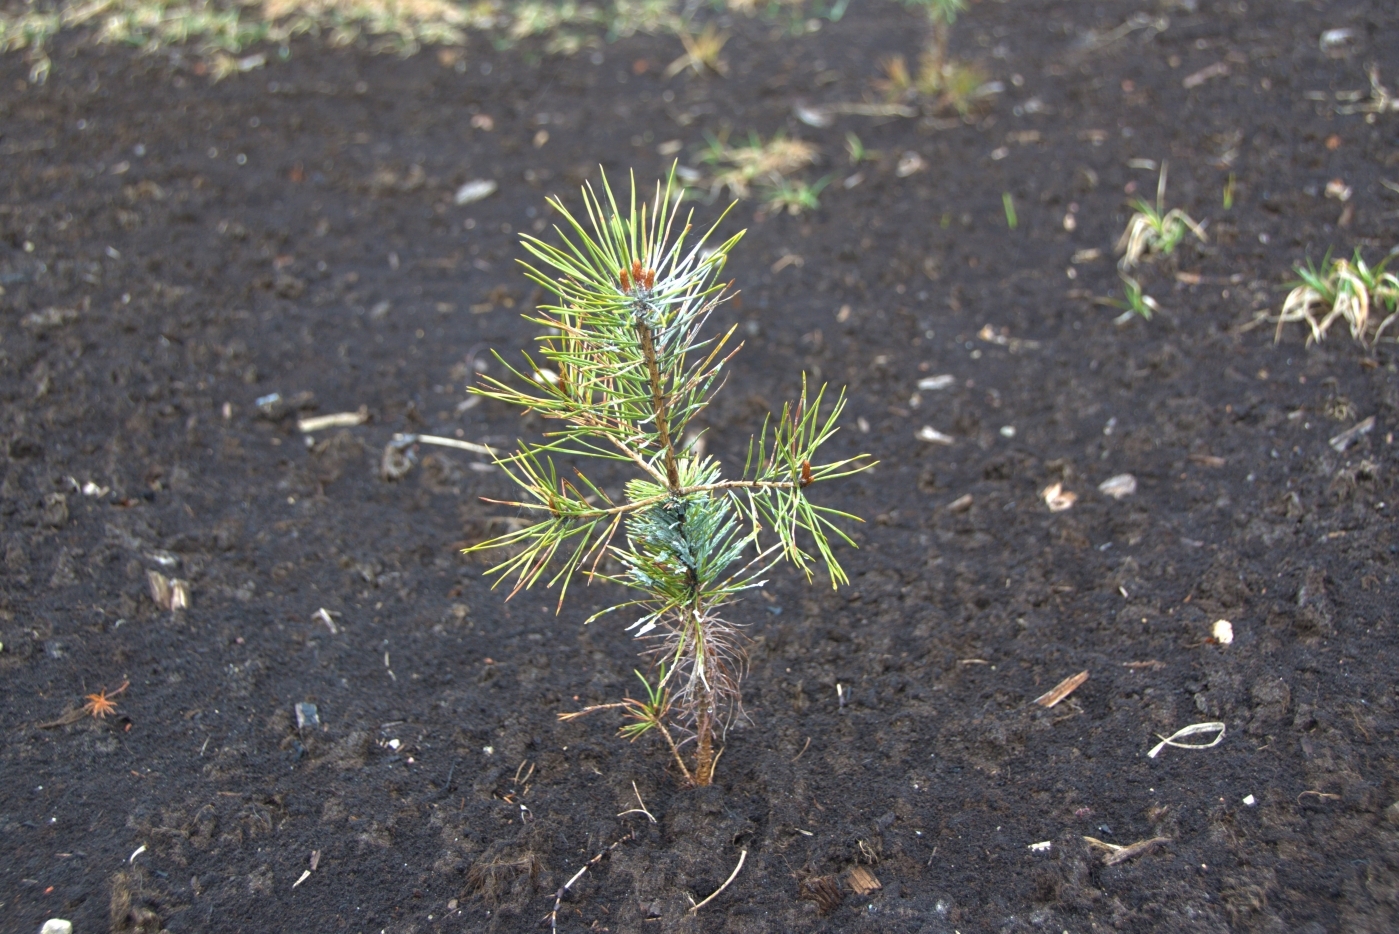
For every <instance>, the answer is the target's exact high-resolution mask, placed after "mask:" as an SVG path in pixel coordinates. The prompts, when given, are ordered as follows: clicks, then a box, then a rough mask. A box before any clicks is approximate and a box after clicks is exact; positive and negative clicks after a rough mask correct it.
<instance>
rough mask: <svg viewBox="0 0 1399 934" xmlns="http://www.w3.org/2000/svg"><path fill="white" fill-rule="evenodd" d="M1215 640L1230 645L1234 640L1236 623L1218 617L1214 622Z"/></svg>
mask: <svg viewBox="0 0 1399 934" xmlns="http://www.w3.org/2000/svg"><path fill="white" fill-rule="evenodd" d="M1214 641H1215V642H1218V643H1219V644H1220V645H1228V644H1229V643H1231V642H1233V641H1234V624H1233V623H1231V622H1229V621H1228V620H1227V619H1217V620H1215V622H1214Z"/></svg>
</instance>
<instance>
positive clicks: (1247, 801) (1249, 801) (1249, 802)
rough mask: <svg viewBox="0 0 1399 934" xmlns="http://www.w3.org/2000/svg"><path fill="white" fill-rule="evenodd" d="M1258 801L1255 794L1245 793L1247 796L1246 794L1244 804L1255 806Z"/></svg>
mask: <svg viewBox="0 0 1399 934" xmlns="http://www.w3.org/2000/svg"><path fill="white" fill-rule="evenodd" d="M1257 803H1258V799H1257V798H1255V797H1254V796H1253V795H1245V796H1244V804H1246V805H1248V806H1249V807H1253V806H1254V805H1255V804H1257Z"/></svg>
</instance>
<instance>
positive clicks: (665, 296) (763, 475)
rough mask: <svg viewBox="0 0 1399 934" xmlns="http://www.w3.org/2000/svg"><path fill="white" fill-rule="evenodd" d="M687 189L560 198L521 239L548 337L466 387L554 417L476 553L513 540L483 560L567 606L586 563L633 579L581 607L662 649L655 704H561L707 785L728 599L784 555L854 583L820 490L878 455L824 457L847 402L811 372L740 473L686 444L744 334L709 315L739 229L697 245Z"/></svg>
mask: <svg viewBox="0 0 1399 934" xmlns="http://www.w3.org/2000/svg"><path fill="white" fill-rule="evenodd" d="M677 193H678V191H677V186H676V182H675V172H674V170H673V169H672V172H671V175H670V178H669V179H667V181H666V183H665V185H664V186H662V185H659V184H658V185H657V186H656V193H655V197H654V199H653V200H652V201H651V202H650V203H649V204H646V203H642V204H640V205H639V204H638V196H637V189H636V184H635V181H634V180H633V182H632V187H631V197H630V200H629V201H628V202H627V203H626V204H625V209H619V207H618V204H617V200H616V198H615V197H614V195H613V192H612V189H611V187H610V186H609V185H608V183H607V180H606V178H605V177H604V178H603V182H602V190H601V196H599V195H598V193H596V192H595V191H594V189H593V188H592V186H587V187H585V188H584V189H583V205H584V216H583V218H582V219H579V218H576V217H575V216H574V215H573V214H571V213H570V212H569V210H568V209H567V208H566V207H564V205H563V204H562V203H561V202H560V201H558V200H556V199H551V201H550V204H551V205H552V207H553V208H554V209H555V210H557V211H558V212H559V214H560V216H561V217H562V219H563V224H562V228H563V229H559V228H558V227H556V228H555V230H556V232H557V233H558V235H559V237H560V239H561V240H562V244H561V245H560V246H554V245H551V244H549V243H546V242H544V241H543V240H540V239H537V238H535V237H532V236H525V237H524V238H523V244H524V247H525V249H526V250H527V251H528V252H529V253H530V254H531V255H532V256H533V258H534V260H535V261H536V262H537V263H538V265H532V264H530V263H529V262H526V263H525V264H524V266H525V271H526V275H527V276H528V277H529V278H530V279H531V280H533V281H534V282H535V283H537V284H538V285H539V286H541V287H542V288H543V289H545V290H546V291H547V292H549V293H552V294H553V295H554V296H556V299H557V301H556V303H555V304H551V305H541V306H540V307H539V309H537V311H536V313H534V314H532V315H526V319H527V320H529V321H530V322H532V323H534V324H536V325H539V326H540V327H542V328H543V329H544V332H545V333H544V334H543V336H541V337H540V338H539V348H538V355H539V358H540V359H538V360H537V361H536V360H534V359H528V358H527V359H528V365H527V366H525V367H524V368H523V369H521V368H516V367H512V366H510V365H509V364H506V363H505V361H504V360H503V359H502V360H501V363H502V364H504V365H505V367H506V369H507V370H508V372H509V373H510V374H513V377H514V379H513V380H512V381H510V382H507V381H506V380H504V379H497V378H495V377H483V378H482V383H481V385H480V386H478V387H477V388H476V389H475V390H474V391H475V392H477V393H479V394H480V395H483V396H486V397H488V398H491V399H496V400H499V401H501V402H505V403H508V404H511V405H515V406H519V407H520V408H523V409H526V410H528V411H531V412H534V413H536V414H537V415H539V416H541V417H542V418H544V419H545V420H548V421H551V422H554V423H557V425H558V427H557V428H556V429H555V430H553V431H550V432H548V433H546V434H545V436H544V440H543V441H542V442H540V443H532V442H527V441H521V442H519V445H518V448H517V449H516V451H515V452H514V453H513V454H510V455H508V456H498V457H497V458H496V463H497V464H498V465H499V466H500V467H501V468H503V469H504V470H505V471H506V472H507V473H508V474H509V476H510V478H511V479H512V480H513V481H514V482H515V483H516V485H517V486H518V487H519V488H520V490H521V491H522V496H521V498H520V500H519V501H517V502H509V503H504V504H503V505H508V506H511V507H513V508H515V509H518V510H521V511H522V512H523V513H524V514H525V515H526V516H528V517H530V518H531V519H532V520H533V521H531V522H530V523H529V524H528V525H525V526H524V527H522V528H518V529H515V530H513V531H511V532H508V533H507V534H505V535H502V536H500V537H499V538H495V539H492V540H491V541H487V542H483V543H481V544H479V545H475V546H473V547H472V548H469V549H467V550H468V551H479V550H483V549H502V550H503V551H504V553H505V557H504V559H503V560H502V561H501V562H500V563H499V564H497V565H496V566H495V567H494V568H492V569H491V571H490V573H491V574H493V575H495V576H496V578H497V583H498V582H499V581H501V580H506V579H510V580H513V582H514V583H513V589H512V591H511V595H512V596H513V595H514V594H515V593H518V592H520V591H521V590H523V589H528V588H529V587H531V586H532V585H534V584H536V583H539V582H541V581H543V582H544V583H545V584H546V585H548V586H558V588H559V604H560V606H561V605H562V603H563V599H564V596H565V595H566V594H567V592H568V585H569V583H570V582H571V581H572V580H573V579H574V578H575V577H576V576H577V575H579V574H582V575H583V576H584V577H585V578H586V579H588V580H590V581H591V580H602V581H608V582H612V583H615V584H620V585H621V586H623V587H626V588H629V589H630V590H632V591H634V592H635V593H636V596H635V597H634V598H633V599H628V600H625V601H623V602H621V603H619V604H617V605H616V606H612V607H610V608H608V609H604V610H602V611H600V612H598V613H596V614H594V615H593V616H592V617H590V619H589V620H588V621H589V622H592V621H593V620H595V619H597V618H599V617H601V616H603V615H605V614H608V613H612V612H617V611H629V612H630V613H631V614H634V618H633V619H632V621H631V623H630V625H628V627H627V629H628V630H629V631H631V632H633V633H634V634H635V635H636V637H637V638H639V639H642V640H643V642H644V646H645V647H644V650H643V652H642V654H643V655H644V656H646V657H648V658H650V659H651V661H652V663H653V669H652V670H653V674H652V676H651V678H649V679H647V678H643V680H644V681H645V682H646V699H644V700H636V699H632V698H627V699H625V700H623V701H620V702H618V703H616V704H610V705H607V704H605V705H601V706H599V707H593V708H588V709H586V710H582V711H578V712H577V713H574V714H565V715H564V717H565V719H571V718H573V717H575V716H580V715H582V714H586V713H589V712H591V711H593V710H599V709H606V708H617V709H623V710H625V711H626V713H627V714H628V717H629V721H630V722H629V723H628V724H627V725H626V726H624V727H623V729H622V733H623V735H624V736H627V737H628V738H630V739H636V738H638V737H640V736H642V735H645V734H646V733H650V732H656V733H659V734H660V735H661V736H663V737H664V739H665V740H666V743H667V745H668V747H669V748H670V751H671V753H672V755H673V756H674V758H675V760H676V762H677V764H678V765H679V766H680V768H681V771H682V773H683V774H684V776H685V778H686V779H687V780H688V781H690V782H693V783H694V784H698V785H707V784H709V783H710V782H711V781H712V780H713V777H714V763H715V761H716V760H717V758H718V754H719V751H720V750H717V749H716V746H717V744H718V743H720V742H722V738H723V736H724V734H725V732H726V730H727V727H728V725H729V724H730V723H731V722H732V720H733V718H734V717H735V716H736V715H738V714H739V713H740V681H741V678H742V675H743V671H744V668H745V663H744V659H745V656H744V637H743V634H742V630H741V628H740V627H739V626H738V625H736V624H734V623H732V622H730V621H728V620H726V619H725V618H724V617H723V616H722V615H721V611H722V610H723V608H724V607H725V606H727V605H729V604H730V603H732V602H733V601H734V600H735V599H736V598H737V597H738V595H739V594H741V593H742V592H743V591H745V590H750V589H754V588H758V587H761V586H763V584H764V583H765V578H764V575H765V574H766V573H767V571H768V570H769V569H770V568H772V567H773V565H775V564H776V563H778V562H780V561H783V560H787V561H790V562H792V563H793V564H795V565H796V566H797V567H798V568H800V569H802V570H803V571H804V572H805V573H806V576H807V578H808V580H809V579H811V577H812V576H813V572H814V571H815V570H816V569H817V568H818V567H821V568H824V571H825V574H826V575H827V576H828V577H829V579H830V581H831V584H832V586H838V585H839V584H841V583H845V582H846V580H847V578H846V575H845V571H844V570H843V569H842V568H841V566H840V563H839V561H838V560H837V559H836V557H835V554H834V552H833V543H834V542H835V541H836V540H843V541H845V542H847V543H848V542H850V539H849V538H848V537H847V535H846V534H845V532H843V531H842V530H841V528H840V527H839V525H838V524H837V523H839V522H841V521H842V520H854V519H855V517H854V516H851V515H849V514H847V513H844V512H841V511H839V510H837V509H834V508H832V507H829V506H824V505H819V504H818V503H816V502H814V501H813V500H812V499H811V498H810V492H811V489H812V487H813V486H814V485H815V484H818V483H821V482H823V481H826V480H834V479H836V478H839V477H844V476H848V475H849V474H852V473H856V472H858V471H860V470H863V469H866V468H867V467H868V466H870V464H868V463H867V462H866V461H865V460H864V459H863V456H860V457H856V458H849V459H845V460H836V461H830V462H825V463H822V462H819V461H818V460H817V455H818V451H819V449H820V448H821V446H822V445H823V444H825V442H826V441H828V440H830V438H831V436H832V435H833V434H834V433H835V431H836V423H837V420H838V418H839V416H840V413H841V410H842V409H843V408H844V406H845V399H844V394H843V393H840V394H837V396H836V398H835V399H834V400H828V399H827V397H826V391H825V387H822V388H821V389H820V390H817V391H816V392H815V393H814V394H811V393H809V392H808V391H807V389H806V386H805V381H803V388H802V392H801V395H800V396H799V398H798V400H797V401H796V402H795V403H793V404H789V405H787V406H784V408H783V409H782V412H781V414H780V415H777V416H775V417H770V418H769V419H768V420H767V421H766V422H765V423H764V425H763V429H762V431H761V433H760V434H759V435H758V436H757V437H756V438H754V439H752V440H751V441H750V442H749V446H748V456H747V460H746V463H745V466H744V470H743V474H742V477H741V478H740V479H727V480H726V479H724V478H723V476H722V474H721V469H720V464H719V462H718V461H717V460H715V459H714V458H713V457H710V456H705V455H704V454H703V453H702V452H701V451H700V450H699V449H698V448H697V446H695V445H693V444H689V445H686V444H683V443H682V442H681V441H680V439H682V438H687V437H691V438H692V437H694V435H693V434H691V433H690V431H689V429H690V427H691V425H692V423H693V422H694V420H695V418H696V417H697V416H699V415H700V413H701V412H703V411H704V409H705V407H706V406H708V405H709V403H710V401H711V399H712V398H713V397H714V394H715V393H716V392H717V391H718V389H719V388H720V386H721V384H722V380H723V376H724V372H725V368H726V367H727V366H728V364H729V361H730V360H731V359H732V357H733V354H734V353H736V352H737V349H738V348H737V347H734V348H731V349H730V348H729V342H730V340H731V339H732V337H733V335H734V328H730V329H729V330H728V331H727V332H726V333H724V334H722V335H719V336H717V337H710V336H706V335H705V333H704V327H705V324H706V323H707V321H708V318H709V316H710V314H711V313H712V312H713V311H714V309H715V308H716V307H717V306H718V305H719V304H720V303H721V302H722V301H723V300H724V297H725V291H726V289H727V286H726V285H725V284H724V283H722V282H720V281H718V275H719V273H720V271H721V270H722V269H723V267H724V264H725V262H726V261H727V259H728V256H729V253H730V252H731V251H732V250H733V248H734V247H735V246H736V245H737V244H738V242H739V239H740V238H741V237H742V236H743V234H742V233H739V234H736V235H734V236H732V237H730V238H729V239H727V240H725V241H723V242H722V243H719V244H717V245H715V246H712V247H706V242H707V241H709V239H710V237H711V236H712V235H713V234H714V232H715V229H716V228H717V226H718V222H716V223H715V225H714V226H711V227H710V228H709V229H708V230H707V231H705V232H704V233H703V234H702V235H700V236H699V237H698V239H697V240H695V241H694V242H691V232H692V227H691V224H690V219H691V216H692V215H687V216H685V217H684V218H681V217H679V216H678V210H677V202H676V195H677ZM725 213H727V212H725ZM722 219H723V218H722V217H721V218H720V221H722ZM498 359H499V358H498ZM555 458H569V459H574V460H578V461H582V462H585V463H586V462H589V461H592V462H598V461H613V462H617V463H619V464H622V465H626V467H628V468H630V469H631V470H633V471H634V472H635V476H634V477H633V478H632V479H631V480H629V481H628V482H627V483H626V486H625V488H624V494H623V495H621V496H617V497H614V496H612V495H609V493H608V492H606V490H604V488H603V486H602V485H601V483H600V482H597V481H594V480H593V479H592V478H590V477H589V476H588V475H586V474H584V473H583V472H582V470H579V469H574V470H572V471H571V473H572V476H571V477H570V476H565V475H563V472H562V471H561V469H560V467H559V466H558V465H557V464H556V463H555ZM856 521H858V520H856ZM677 736H678V737H680V739H679V740H678V741H677V739H676V737H677ZM689 745H692V746H693V748H692V749H691V750H690V751H689V756H690V758H689V761H688V762H687V760H686V758H685V754H684V753H683V752H682V750H683V749H684V748H685V747H686V746H689Z"/></svg>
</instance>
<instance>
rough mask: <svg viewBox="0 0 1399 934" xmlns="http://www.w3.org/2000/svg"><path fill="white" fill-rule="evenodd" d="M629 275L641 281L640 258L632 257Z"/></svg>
mask: <svg viewBox="0 0 1399 934" xmlns="http://www.w3.org/2000/svg"><path fill="white" fill-rule="evenodd" d="M631 277H632V278H633V279H635V280H636V281H637V282H640V281H641V260H639V259H634V260H632V264H631Z"/></svg>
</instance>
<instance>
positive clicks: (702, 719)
mask: <svg viewBox="0 0 1399 934" xmlns="http://www.w3.org/2000/svg"><path fill="white" fill-rule="evenodd" d="M709 694H710V692H709V691H707V690H706V691H704V692H703V693H702V694H701V695H700V702H701V703H702V704H704V709H702V710H701V711H700V714H699V717H698V718H697V719H696V721H695V731H696V733H697V734H698V740H697V744H696V747H695V784H696V785H708V784H711V783H712V782H713V781H714V718H713V717H712V716H710V713H709V709H708V708H709V701H710V697H709Z"/></svg>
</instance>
